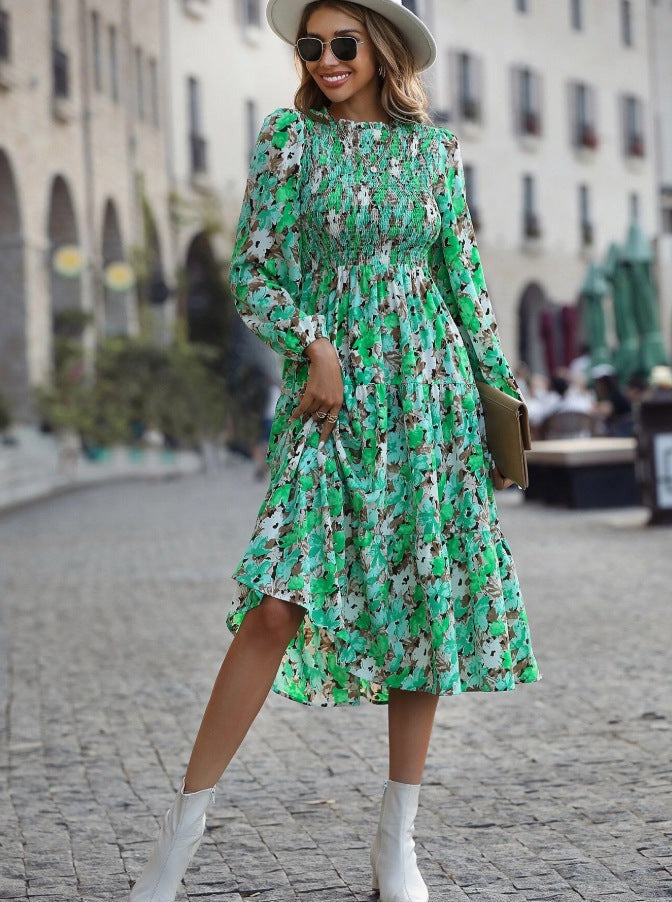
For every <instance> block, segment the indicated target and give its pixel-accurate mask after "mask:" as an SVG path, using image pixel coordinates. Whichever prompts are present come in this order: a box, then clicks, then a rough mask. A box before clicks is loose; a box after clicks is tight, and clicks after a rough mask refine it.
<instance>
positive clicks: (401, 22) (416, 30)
mask: <svg viewBox="0 0 672 902" xmlns="http://www.w3.org/2000/svg"><path fill="white" fill-rule="evenodd" d="M310 2H311V0H268V6H267V7H266V18H267V19H268V24H269V25H270V26H271V28H272V29H273V31H274V32H275V33H276V34H277V35H278V37H280V38H282V39H283V41H287V43H288V44H294V43H295V42H296V38H297V35H298V31H299V24H300V22H301V16H302V15H303V11H304V9H305V8H306V6H308V4H309V3H310ZM350 2H354V3H356V4H357V5H358V6H364V7H365V8H366V9H370V10H371V11H372V12H374V13H380V15H381V16H385V18H386V19H389V20H390V22H392V24H393V25H396V26H397V28H398V29H399V31H400V32H401V33H402V35H403V36H404V38H405V39H406V43H407V44H408V46H409V49H410V51H411V53H412V54H413V57H414V59H415V62H416V64H417V66H418V69H429V67H430V66H431V65H432V63H433V62H434V60H435V59H436V41H435V40H434V37H433V36H432V33H431V31H430V30H429V28H427V26H426V25H425V23H424V22H423V21H422V20H421V19H419V18H418V17H417V16H416V15H414V14H413V13H412V12H411V11H410V10H409V9H406V7H405V6H404V5H403V4H402V2H401V0H350Z"/></svg>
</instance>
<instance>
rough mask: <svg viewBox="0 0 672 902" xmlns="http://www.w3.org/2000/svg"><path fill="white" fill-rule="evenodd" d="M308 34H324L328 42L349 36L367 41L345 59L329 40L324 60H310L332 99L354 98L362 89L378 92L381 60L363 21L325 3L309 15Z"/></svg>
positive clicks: (309, 66) (309, 65)
mask: <svg viewBox="0 0 672 902" xmlns="http://www.w3.org/2000/svg"><path fill="white" fill-rule="evenodd" d="M306 36H307V37H311V38H320V40H322V41H324V42H325V43H326V42H328V41H330V40H331V39H332V38H338V37H345V36H348V37H353V38H357V40H358V41H364V42H365V43H363V44H359V45H358V47H357V56H356V57H355V59H354V60H350V61H348V62H341V61H340V60H338V59H336V57H335V56H334V54H333V53H332V51H331V47H330V46H329V44H327V46H326V47H325V48H324V54H323V55H322V59H321V60H318V61H317V62H316V63H306V67H307V69H308V72H309V73H310V75H311V76H312V78H313V79H314V80H315V82H316V83H317V85H318V87H319V88H320V90H321V91H322V93H323V94H325V96H326V97H327V98H328V99H329V100H330V101H331V103H344V102H346V101H348V100H352V98H354V97H355V96H356V95H358V94H360V92H370V91H372V90H373V91H376V92H377V90H378V64H377V63H376V58H375V51H374V47H373V44H372V42H371V38H370V37H369V34H368V32H367V31H366V29H365V28H364V26H363V25H362V23H361V22H358V21H357V19H353V18H352V16H349V15H348V14H347V13H344V12H341V11H340V10H338V9H332V8H331V7H329V6H322V7H320V8H319V9H316V10H315V12H314V13H313V14H312V15H311V17H310V18H309V19H308V23H307V28H306Z"/></svg>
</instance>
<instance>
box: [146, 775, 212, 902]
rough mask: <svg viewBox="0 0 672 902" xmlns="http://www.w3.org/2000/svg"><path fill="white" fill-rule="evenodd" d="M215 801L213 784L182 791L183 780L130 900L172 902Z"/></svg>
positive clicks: (198, 843)
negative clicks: (209, 806) (191, 790)
mask: <svg viewBox="0 0 672 902" xmlns="http://www.w3.org/2000/svg"><path fill="white" fill-rule="evenodd" d="M214 801H215V787H214V786H213V787H211V788H210V789H201V790H199V792H189V793H185V792H184V780H183V781H182V786H181V788H180V791H179V792H178V793H177V796H176V797H175V801H174V802H173V804H172V805H171V807H170V808H169V809H168V811H166V814H165V817H164V819H163V823H162V824H161V828H160V830H159V835H158V837H157V840H156V843H155V844H154V848H153V850H152V854H151V855H150V858H149V861H148V862H147V864H146V865H145V869H144V871H143V872H142V874H141V875H140V877H139V878H138V880H137V881H136V884H135V886H134V887H133V889H132V891H131V899H130V902H174V900H175V895H176V893H177V888H178V886H179V885H180V880H182V877H183V876H184V872H185V871H186V870H187V867H188V866H189V862H190V861H191V859H192V857H193V855H194V852H195V851H196V849H197V848H198V847H199V845H200V843H201V839H202V838H203V833H204V832H205V812H206V810H207V808H208V805H210V803H211V802H214Z"/></svg>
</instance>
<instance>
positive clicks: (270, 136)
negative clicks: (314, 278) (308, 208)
mask: <svg viewBox="0 0 672 902" xmlns="http://www.w3.org/2000/svg"><path fill="white" fill-rule="evenodd" d="M303 128H304V125H303V120H302V119H301V117H300V116H299V114H298V113H296V112H295V111H293V110H282V109H281V110H276V111H275V112H274V113H271V115H270V116H267V118H266V119H265V121H264V124H263V126H262V128H261V132H260V133H259V138H258V140H257V144H256V147H255V150H254V153H253V156H252V162H251V164H250V174H249V178H248V181H247V189H246V191H245V197H244V199H243V206H242V209H241V212H240V218H239V221H238V231H237V235H236V242H235V246H234V250H233V258H232V261H231V272H230V275H229V281H230V283H231V288H232V290H233V296H234V298H235V303H236V307H237V309H238V312H239V313H240V315H241V317H242V318H243V320H244V322H245V324H246V325H247V326H248V327H249V328H250V329H251V330H252V331H253V332H254V333H255V334H256V335H258V336H259V338H261V339H262V341H264V342H266V344H268V345H270V346H271V347H272V348H273V350H274V351H277V352H278V353H279V354H281V355H283V356H285V357H292V358H294V359H303V352H304V350H305V349H306V348H307V347H308V345H309V344H311V343H312V342H313V341H315V340H316V339H317V338H323V337H326V336H325V334H324V331H323V330H324V321H323V318H322V317H321V316H319V315H316V314H314V315H308V314H307V313H305V312H304V311H302V310H301V309H300V308H299V307H298V306H297V300H298V297H299V292H300V284H301V260H300V230H299V215H300V211H299V176H300V169H301V156H302V153H303Z"/></svg>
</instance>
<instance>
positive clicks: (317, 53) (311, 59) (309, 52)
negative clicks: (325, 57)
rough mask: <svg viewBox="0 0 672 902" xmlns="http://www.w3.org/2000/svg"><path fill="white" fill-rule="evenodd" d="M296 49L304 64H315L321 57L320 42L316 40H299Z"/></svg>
mask: <svg viewBox="0 0 672 902" xmlns="http://www.w3.org/2000/svg"><path fill="white" fill-rule="evenodd" d="M297 47H298V48H299V56H300V57H301V59H302V60H304V62H306V63H316V62H317V61H318V60H319V59H321V57H322V41H318V40H317V38H300V40H299V41H297Z"/></svg>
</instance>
